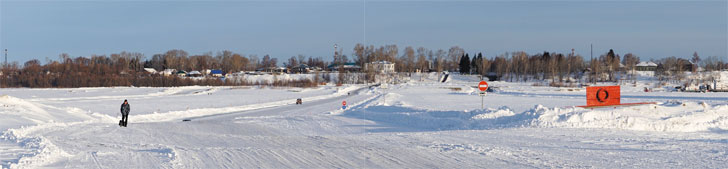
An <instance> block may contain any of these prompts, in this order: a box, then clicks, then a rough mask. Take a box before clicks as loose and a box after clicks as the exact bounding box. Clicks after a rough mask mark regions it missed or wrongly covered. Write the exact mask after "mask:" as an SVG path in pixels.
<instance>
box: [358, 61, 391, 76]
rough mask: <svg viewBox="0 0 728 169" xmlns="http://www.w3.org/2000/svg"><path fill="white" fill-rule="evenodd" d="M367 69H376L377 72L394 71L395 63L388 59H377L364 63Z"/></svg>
mask: <svg viewBox="0 0 728 169" xmlns="http://www.w3.org/2000/svg"><path fill="white" fill-rule="evenodd" d="M364 69H365V70H374V71H376V72H377V73H382V74H387V73H394V63H392V62H387V61H376V62H372V63H367V64H364Z"/></svg>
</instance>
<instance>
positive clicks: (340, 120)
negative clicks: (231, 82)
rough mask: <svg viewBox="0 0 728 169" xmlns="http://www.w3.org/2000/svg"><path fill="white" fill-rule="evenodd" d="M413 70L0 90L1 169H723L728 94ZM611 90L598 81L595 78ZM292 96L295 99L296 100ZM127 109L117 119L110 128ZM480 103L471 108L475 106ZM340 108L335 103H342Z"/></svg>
mask: <svg viewBox="0 0 728 169" xmlns="http://www.w3.org/2000/svg"><path fill="white" fill-rule="evenodd" d="M440 76H441V75H439V74H415V75H413V76H412V77H409V78H408V79H398V81H397V84H389V85H376V84H372V85H344V86H340V87H337V86H320V87H317V88H269V87H208V86H190V87H170V88H145V87H114V88H73V89H25V88H10V89H0V116H2V117H3V118H1V119H0V130H1V131H2V136H1V138H0V162H1V163H0V164H1V166H2V168H46V167H47V168H562V167H563V168H594V167H595V168H722V167H725V166H728V132H727V131H728V94H725V93H682V92H671V91H667V90H666V91H658V92H644V91H642V90H641V89H642V88H644V86H651V85H652V84H650V83H654V82H651V81H649V80H647V81H644V82H641V83H639V84H630V85H623V86H622V102H623V103H629V102H656V103H655V104H645V105H636V106H627V107H604V108H595V109H585V108H579V107H575V106H579V105H584V104H585V102H586V101H585V96H584V95H585V90H584V88H578V87H577V88H555V87H546V86H537V85H533V84H532V83H516V82H489V84H490V86H491V88H493V92H490V93H488V94H487V96H484V97H481V96H478V90H477V88H476V85H477V82H478V81H480V79H479V78H478V77H475V76H463V75H457V74H451V75H450V77H449V79H448V81H446V82H445V83H442V82H440V78H441V77H440ZM602 85H609V84H602ZM297 98H301V99H302V100H303V104H302V105H296V104H294V103H295V100H296V99H297ZM124 99H127V100H129V102H130V104H131V116H130V119H129V125H128V126H129V127H126V128H121V127H119V126H118V125H117V122H118V120H119V119H120V114H119V106H120V105H121V102H122V101H123V100H124ZM481 99H482V103H483V104H482V106H483V107H482V108H481ZM343 101H346V102H347V108H346V109H343V108H342V106H343V105H342V102H343Z"/></svg>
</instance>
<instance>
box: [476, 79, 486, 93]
mask: <svg viewBox="0 0 728 169" xmlns="http://www.w3.org/2000/svg"><path fill="white" fill-rule="evenodd" d="M478 89H480V91H485V90H488V82H485V81H480V83H478Z"/></svg>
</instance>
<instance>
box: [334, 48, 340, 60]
mask: <svg viewBox="0 0 728 169" xmlns="http://www.w3.org/2000/svg"><path fill="white" fill-rule="evenodd" d="M338 48H339V45H337V44H334V63H336V62H338V60H339V53H338V52H339V51H338Z"/></svg>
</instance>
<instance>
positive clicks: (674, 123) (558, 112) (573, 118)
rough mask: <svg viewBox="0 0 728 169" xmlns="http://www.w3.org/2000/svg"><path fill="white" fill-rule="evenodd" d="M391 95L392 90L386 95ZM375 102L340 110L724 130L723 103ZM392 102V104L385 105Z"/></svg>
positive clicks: (507, 123) (415, 123) (392, 116)
mask: <svg viewBox="0 0 728 169" xmlns="http://www.w3.org/2000/svg"><path fill="white" fill-rule="evenodd" d="M390 97H391V96H390ZM394 100H395V99H392V101H389V100H388V103H385V104H381V103H374V104H370V105H368V106H364V107H362V108H359V109H356V110H351V111H348V112H345V113H344V115H345V116H351V117H357V118H363V119H368V120H372V121H377V122H381V123H384V124H389V125H394V126H400V127H405V128H417V129H426V130H463V129H465V130H469V129H493V128H513V127H536V128H608V129H626V130H639V131H665V132H705V131H724V130H728V105H718V106H711V105H708V104H705V103H695V102H688V103H680V102H670V103H663V104H659V105H641V106H632V107H620V108H604V109H594V110H591V109H583V108H547V107H544V106H541V105H537V106H535V107H534V108H532V109H530V110H527V111H525V112H521V113H516V112H514V111H513V110H512V109H510V108H509V107H505V106H504V107H500V108H497V109H485V110H463V111H437V110H425V109H418V108H413V107H412V106H407V105H398V104H393V102H396V101H394ZM390 105H394V106H390Z"/></svg>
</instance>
